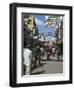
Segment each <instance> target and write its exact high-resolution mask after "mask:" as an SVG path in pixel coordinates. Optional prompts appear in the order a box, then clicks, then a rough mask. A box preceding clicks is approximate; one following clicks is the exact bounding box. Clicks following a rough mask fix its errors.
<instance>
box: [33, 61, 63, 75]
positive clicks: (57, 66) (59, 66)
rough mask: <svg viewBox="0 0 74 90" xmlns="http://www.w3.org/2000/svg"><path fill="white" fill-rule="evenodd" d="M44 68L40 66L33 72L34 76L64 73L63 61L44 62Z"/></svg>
mask: <svg viewBox="0 0 74 90" xmlns="http://www.w3.org/2000/svg"><path fill="white" fill-rule="evenodd" d="M42 63H45V64H42V66H38V67H36V68H34V69H33V70H32V75H34V74H55V73H62V72H63V62H61V61H42Z"/></svg>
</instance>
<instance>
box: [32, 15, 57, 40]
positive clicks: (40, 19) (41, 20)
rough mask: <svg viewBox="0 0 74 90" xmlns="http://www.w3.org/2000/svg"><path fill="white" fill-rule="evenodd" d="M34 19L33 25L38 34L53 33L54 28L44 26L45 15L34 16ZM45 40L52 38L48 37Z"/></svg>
mask: <svg viewBox="0 0 74 90" xmlns="http://www.w3.org/2000/svg"><path fill="white" fill-rule="evenodd" d="M34 18H35V23H36V25H37V27H38V30H39V33H47V32H51V33H53V32H54V31H55V28H51V27H46V26H44V21H45V19H46V16H45V15H34ZM47 38H48V39H50V38H52V36H48V37H47Z"/></svg>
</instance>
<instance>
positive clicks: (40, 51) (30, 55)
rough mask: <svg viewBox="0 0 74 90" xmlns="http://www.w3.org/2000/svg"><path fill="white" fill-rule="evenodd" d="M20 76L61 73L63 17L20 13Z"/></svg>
mask: <svg viewBox="0 0 74 90" xmlns="http://www.w3.org/2000/svg"><path fill="white" fill-rule="evenodd" d="M22 33H23V34H22V38H23V40H22V42H23V43H22V44H23V45H22V49H23V50H22V51H23V52H22V54H23V55H22V56H23V60H22V75H40V74H57V73H63V16H62V15H53V14H52V15H43V14H42V15H39V14H25V13H22Z"/></svg>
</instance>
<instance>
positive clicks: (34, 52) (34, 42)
mask: <svg viewBox="0 0 74 90" xmlns="http://www.w3.org/2000/svg"><path fill="white" fill-rule="evenodd" d="M66 83H72V7H71V6H57V5H41V4H24V3H23V4H22V3H12V4H10V86H12V87H21V86H23V87H24V86H38V85H53V84H66Z"/></svg>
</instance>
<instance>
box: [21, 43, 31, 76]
mask: <svg viewBox="0 0 74 90" xmlns="http://www.w3.org/2000/svg"><path fill="white" fill-rule="evenodd" d="M30 48H31V45H30V44H28V45H27V46H26V47H25V48H24V49H23V57H24V65H25V67H26V68H25V75H30V70H31V59H32V51H31V49H30Z"/></svg>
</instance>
